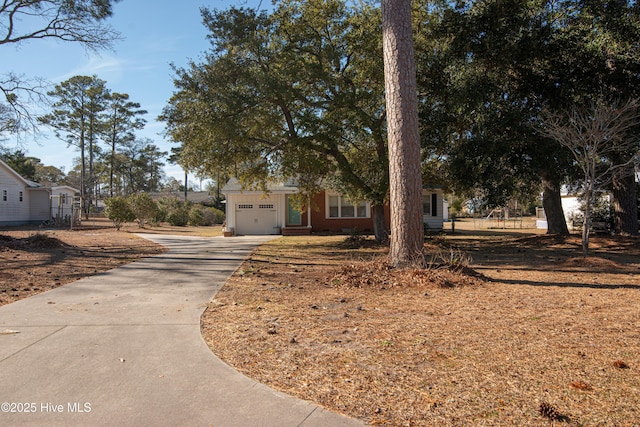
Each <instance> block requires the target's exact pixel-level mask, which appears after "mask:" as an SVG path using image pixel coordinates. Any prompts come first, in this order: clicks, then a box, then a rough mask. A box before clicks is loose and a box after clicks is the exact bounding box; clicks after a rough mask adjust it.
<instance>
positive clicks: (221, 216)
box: [209, 208, 225, 224]
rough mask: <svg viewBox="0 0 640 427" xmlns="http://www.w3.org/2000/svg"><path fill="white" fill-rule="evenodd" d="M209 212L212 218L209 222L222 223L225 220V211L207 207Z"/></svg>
mask: <svg viewBox="0 0 640 427" xmlns="http://www.w3.org/2000/svg"><path fill="white" fill-rule="evenodd" d="M209 212H211V213H213V215H214V219H213V222H212V223H211V224H222V223H223V222H224V220H225V213H224V212H223V211H221V210H220V209H216V208H209Z"/></svg>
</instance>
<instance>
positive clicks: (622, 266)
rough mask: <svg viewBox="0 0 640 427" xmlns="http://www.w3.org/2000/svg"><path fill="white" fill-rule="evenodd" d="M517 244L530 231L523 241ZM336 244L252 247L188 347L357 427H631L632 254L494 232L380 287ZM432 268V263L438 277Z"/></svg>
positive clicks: (377, 274)
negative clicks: (207, 350)
mask: <svg viewBox="0 0 640 427" xmlns="http://www.w3.org/2000/svg"><path fill="white" fill-rule="evenodd" d="M530 231H533V230H530ZM343 241H344V237H340V236H335V237H315V236H313V237H287V238H281V239H278V240H275V241H272V242H271V243H268V244H266V245H263V246H262V247H260V248H259V249H258V250H257V251H256V252H255V253H254V254H253V255H252V256H251V258H250V259H249V260H248V261H247V262H245V263H244V265H243V266H242V267H241V268H240V269H239V270H238V271H237V272H236V274H235V275H234V276H233V277H232V278H231V279H230V280H229V281H228V282H227V284H226V285H225V286H224V287H223V288H222V290H221V291H220V292H219V293H218V295H217V297H216V298H215V299H214V300H213V301H212V302H211V303H210V305H209V307H208V309H207V311H206V312H205V314H204V316H203V318H202V332H203V336H204V337H205V339H206V340H207V342H208V343H209V346H210V347H211V349H212V350H213V352H214V353H216V354H217V355H219V356H220V357H221V358H222V359H223V360H225V361H226V362H227V363H229V364H230V365H232V366H234V367H235V368H236V369H238V370H240V371H242V372H244V373H245V374H246V375H248V376H250V377H252V378H254V379H256V380H257V381H260V382H262V383H265V384H268V385H270V386H272V387H274V388H277V389H279V390H283V391H285V392H287V393H290V394H292V395H295V396H298V397H300V398H302V399H307V400H311V401H314V402H317V403H319V404H320V405H322V406H324V407H326V408H329V409H331V410H334V411H338V412H341V413H343V414H346V415H349V416H351V417H355V418H358V419H361V420H363V421H364V422H366V423H368V424H371V425H389V426H462V425H473V426H480V425H482V426H484V425H487V426H514V425H518V426H524V425H527V426H530V425H533V426H536V425H539V426H547V425H575V426H638V425H640V375H639V373H640V279H639V277H638V273H639V272H640V258H639V255H640V244H639V242H638V239H631V238H612V237H606V236H603V237H596V238H595V239H594V240H593V244H592V248H593V251H592V256H591V257H589V258H587V259H584V258H582V257H580V255H579V254H580V241H579V238H578V237H571V238H568V239H561V238H555V237H550V236H545V235H537V234H535V233H513V232H511V233H510V232H505V231H498V232H496V231H480V232H477V231H474V232H469V231H467V232H464V231H463V232H461V233H458V234H456V235H453V236H447V237H444V238H436V239H433V240H432V241H431V242H430V243H429V244H428V245H426V250H427V252H428V253H429V254H431V255H429V256H428V258H429V259H430V260H432V261H433V262H436V263H438V262H440V261H442V259H449V260H453V261H456V262H457V263H458V264H459V263H460V261H462V262H464V261H465V259H464V256H463V254H468V255H470V256H472V257H473V261H472V262H471V263H470V264H469V266H470V267H472V268H473V269H474V270H475V271H476V272H478V273H480V274H481V275H482V276H483V277H481V278H478V277H476V276H474V275H471V276H469V275H468V274H467V273H469V272H468V271H467V272H464V273H463V274H460V273H457V272H455V271H454V272H452V271H451V270H450V269H446V268H444V267H443V266H442V265H440V266H437V267H436V266H434V268H433V269H432V270H430V271H409V272H396V271H393V270H390V269H388V268H386V267H385V261H384V260H385V253H386V248H383V247H376V246H375V245H372V244H370V242H369V244H366V245H365V246H364V247H361V248H357V249H354V248H351V247H349V246H347V245H344V243H343ZM440 264H441V262H440Z"/></svg>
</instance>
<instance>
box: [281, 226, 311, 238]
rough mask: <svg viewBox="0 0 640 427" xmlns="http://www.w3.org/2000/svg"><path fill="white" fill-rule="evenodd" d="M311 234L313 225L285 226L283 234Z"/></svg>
mask: <svg viewBox="0 0 640 427" xmlns="http://www.w3.org/2000/svg"><path fill="white" fill-rule="evenodd" d="M310 234H311V227H283V228H282V235H283V236H308V235H310Z"/></svg>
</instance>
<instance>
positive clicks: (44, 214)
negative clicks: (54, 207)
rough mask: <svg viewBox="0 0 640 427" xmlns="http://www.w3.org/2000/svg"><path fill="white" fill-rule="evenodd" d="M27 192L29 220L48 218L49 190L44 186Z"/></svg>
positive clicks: (36, 221) (45, 219) (37, 220)
mask: <svg viewBox="0 0 640 427" xmlns="http://www.w3.org/2000/svg"><path fill="white" fill-rule="evenodd" d="M27 194H29V210H30V215H29V222H31V223H39V222H42V221H48V220H49V219H50V209H49V191H48V190H46V189H44V188H38V189H31V190H29V191H27Z"/></svg>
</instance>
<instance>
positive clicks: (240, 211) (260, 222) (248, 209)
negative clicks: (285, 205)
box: [235, 202, 278, 234]
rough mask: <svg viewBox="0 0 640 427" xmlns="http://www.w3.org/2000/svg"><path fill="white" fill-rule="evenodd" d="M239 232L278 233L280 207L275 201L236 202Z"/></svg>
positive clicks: (237, 229) (237, 228)
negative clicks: (278, 207)
mask: <svg viewBox="0 0 640 427" xmlns="http://www.w3.org/2000/svg"><path fill="white" fill-rule="evenodd" d="M235 213H236V215H235V216H236V233H237V234H276V227H277V226H278V209H277V207H276V205H275V203H271V202H265V203H236V212H235Z"/></svg>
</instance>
